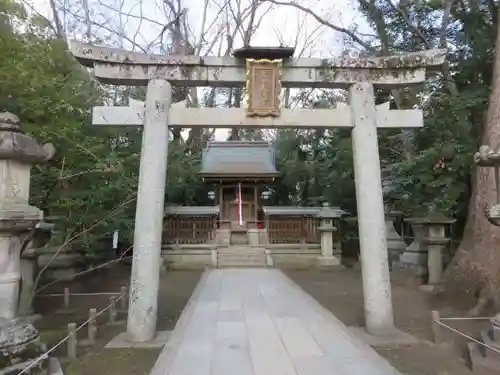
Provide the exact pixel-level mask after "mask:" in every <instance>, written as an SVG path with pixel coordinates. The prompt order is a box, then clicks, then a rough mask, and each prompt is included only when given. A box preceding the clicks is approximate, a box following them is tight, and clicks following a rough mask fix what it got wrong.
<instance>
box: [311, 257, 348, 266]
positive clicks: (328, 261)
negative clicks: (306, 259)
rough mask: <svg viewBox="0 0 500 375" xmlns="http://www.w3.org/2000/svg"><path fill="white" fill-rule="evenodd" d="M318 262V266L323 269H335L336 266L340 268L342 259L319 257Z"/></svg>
mask: <svg viewBox="0 0 500 375" xmlns="http://www.w3.org/2000/svg"><path fill="white" fill-rule="evenodd" d="M316 260H317V261H318V265H319V266H321V267H335V266H340V265H341V263H342V262H341V261H340V258H337V257H325V256H319V257H317V258H316Z"/></svg>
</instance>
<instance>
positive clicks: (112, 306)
mask: <svg viewBox="0 0 500 375" xmlns="http://www.w3.org/2000/svg"><path fill="white" fill-rule="evenodd" d="M108 318H109V320H108V323H109V324H115V323H116V297H115V296H111V297H109V315H108Z"/></svg>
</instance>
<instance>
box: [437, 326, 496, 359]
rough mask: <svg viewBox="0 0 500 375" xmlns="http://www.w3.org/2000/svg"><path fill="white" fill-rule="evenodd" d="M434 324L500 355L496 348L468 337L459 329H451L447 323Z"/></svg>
mask: <svg viewBox="0 0 500 375" xmlns="http://www.w3.org/2000/svg"><path fill="white" fill-rule="evenodd" d="M434 322H435V323H437V324H439V325H441V326H443V327H445V328H448V329H449V330H450V331H452V332H455V333H456V334H458V335H460V336H463V337H465V338H467V339H468V340H471V341H474V342H475V343H477V344H479V345H481V346H484V347H485V348H487V349H489V350H491V351H493V352H495V353H498V354H500V350H498V349H496V348H494V347H492V346H489V345H487V344H485V343H484V342H481V341H479V340H477V339H475V338H474V337H471V336H469V335H467V334H465V333H463V332H460V331H459V330H458V329H455V328H453V327H450V326H449V325H447V324H445V323H443V322H441V321H439V320H434Z"/></svg>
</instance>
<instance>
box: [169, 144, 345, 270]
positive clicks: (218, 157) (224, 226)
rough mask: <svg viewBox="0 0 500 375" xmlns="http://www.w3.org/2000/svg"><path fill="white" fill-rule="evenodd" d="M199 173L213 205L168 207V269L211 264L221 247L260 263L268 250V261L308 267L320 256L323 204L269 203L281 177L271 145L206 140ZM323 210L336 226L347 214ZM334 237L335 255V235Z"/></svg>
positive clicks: (338, 250)
mask: <svg viewBox="0 0 500 375" xmlns="http://www.w3.org/2000/svg"><path fill="white" fill-rule="evenodd" d="M199 176H200V178H201V179H202V180H203V181H204V182H205V183H207V184H210V186H211V187H212V188H213V189H212V190H210V192H209V193H208V195H209V199H210V200H211V201H212V202H213V204H212V205H210V206H167V208H166V211H165V228H164V235H163V252H162V254H163V256H164V258H165V259H166V260H167V262H169V263H170V264H171V266H172V267H180V268H184V267H186V266H193V267H195V266H202V265H205V266H209V265H213V263H217V259H214V257H220V254H224V251H234V252H237V253H238V254H239V255H240V256H241V255H243V254H246V256H247V257H248V256H250V255H252V256H256V254H260V256H261V257H262V259H263V262H264V258H263V257H264V253H265V251H266V250H267V254H268V256H272V257H273V261H278V262H280V263H291V264H293V265H311V263H314V262H315V261H316V259H317V257H318V256H320V255H321V246H320V243H321V231H320V225H321V215H320V212H322V211H323V213H324V211H325V207H300V206H273V205H269V204H268V201H269V199H270V197H271V194H272V187H273V185H274V184H276V183H279V177H280V173H279V171H278V170H277V168H276V162H275V149H274V146H273V145H272V144H271V143H269V142H266V141H225V142H209V143H208V144H207V146H206V148H205V149H204V151H203V153H202V160H201V171H200V173H199ZM327 210H328V212H329V215H330V216H331V219H332V220H333V221H334V222H336V223H337V224H338V222H339V221H340V220H341V219H342V217H344V216H345V215H346V214H347V213H346V212H345V211H343V210H341V209H340V208H336V207H328V208H327ZM335 238H336V240H335V241H334V242H335V246H334V247H335V254H336V256H338V257H339V258H340V256H341V241H340V233H338V232H337V233H336V234H335ZM250 249H251V250H250ZM212 250H215V253H214V252H213V251H212ZM246 264H247V263H246Z"/></svg>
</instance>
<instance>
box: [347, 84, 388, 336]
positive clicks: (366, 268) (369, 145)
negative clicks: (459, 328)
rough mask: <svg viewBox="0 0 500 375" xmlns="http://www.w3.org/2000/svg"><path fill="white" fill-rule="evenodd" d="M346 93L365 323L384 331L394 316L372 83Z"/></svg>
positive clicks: (374, 330)
mask: <svg viewBox="0 0 500 375" xmlns="http://www.w3.org/2000/svg"><path fill="white" fill-rule="evenodd" d="M349 94H350V105H351V114H352V118H353V129H352V147H353V158H354V182H355V186H356V203H357V208H358V227H359V243H360V251H361V272H362V278H363V295H364V300H365V303H364V305H365V324H366V329H367V331H368V332H369V333H371V334H373V335H383V334H385V333H388V332H390V331H391V330H393V329H394V318H393V313H392V299H391V282H390V276H389V264H388V261H387V239H386V228H385V220H384V204H383V196H382V176H381V173H380V158H379V151H378V137H377V109H376V107H375V99H374V93H373V85H372V84H371V83H370V82H360V83H356V84H354V85H352V86H351V87H350V90H349Z"/></svg>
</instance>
